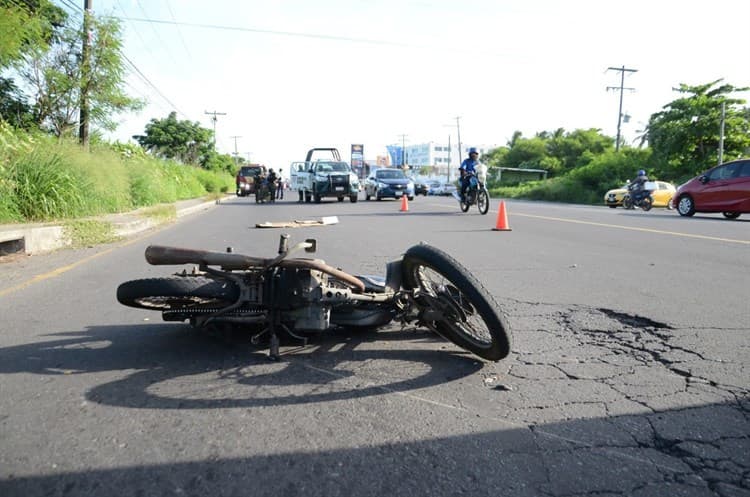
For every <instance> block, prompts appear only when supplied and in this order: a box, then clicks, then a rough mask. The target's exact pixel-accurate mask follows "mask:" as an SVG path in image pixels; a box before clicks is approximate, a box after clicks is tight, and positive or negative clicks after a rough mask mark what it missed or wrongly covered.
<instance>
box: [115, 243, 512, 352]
mask: <svg viewBox="0 0 750 497" xmlns="http://www.w3.org/2000/svg"><path fill="white" fill-rule="evenodd" d="M316 249H317V242H316V241H315V240H313V239H308V240H305V241H304V242H300V243H298V244H296V245H294V246H293V247H291V248H290V247H289V235H286V234H284V235H281V239H280V241H279V249H278V255H277V256H276V257H272V258H262V257H253V256H246V255H241V254H235V253H232V252H231V249H227V253H223V252H210V251H203V250H192V249H184V248H177V247H165V246H157V245H152V246H149V247H148V248H147V249H146V254H145V255H146V260H147V261H148V262H149V263H150V264H153V265H172V264H174V265H177V264H196V265H197V267H196V268H194V269H193V270H192V271H191V272H188V271H187V270H183V271H182V272H179V273H176V274H175V275H173V276H168V277H160V278H150V279H141V280H133V281H127V282H125V283H122V284H121V285H120V286H119V287H118V288H117V300H118V301H119V302H120V303H121V304H124V305H127V306H131V307H137V308H143V309H151V310H156V311H161V313H162V318H163V319H164V320H165V321H189V322H190V324H191V325H192V326H194V327H197V328H211V327H217V326H239V327H243V328H246V329H247V330H248V331H249V332H250V333H252V342H253V343H255V344H257V343H260V341H261V340H262V339H264V337H265V338H267V339H268V340H269V348H270V352H269V357H271V358H272V359H278V358H279V336H278V335H279V334H280V333H285V334H286V335H288V336H289V337H292V338H294V339H298V340H301V341H302V342H303V343H306V341H307V337H306V336H304V335H306V334H308V333H311V332H313V333H319V332H324V331H327V330H333V329H336V328H339V329H340V328H346V329H349V330H353V331H355V330H358V329H359V330H373V329H377V328H381V327H384V326H386V325H388V324H389V323H391V322H392V321H396V322H401V323H402V324H404V325H405V324H409V323H414V324H416V325H417V326H420V327H424V328H427V329H429V330H432V331H434V332H436V333H437V334H439V335H441V336H442V337H443V338H446V339H448V340H450V341H452V342H453V343H455V344H456V345H458V346H459V347H461V348H463V349H466V350H468V351H470V352H472V353H473V354H475V355H477V356H479V357H481V358H483V359H486V360H489V361H498V360H500V359H503V358H504V357H506V356H507V355H508V353H509V352H510V346H511V331H510V328H509V327H508V324H507V323H506V321H505V319H504V317H503V315H502V313H501V312H500V309H499V306H498V304H497V303H496V302H495V300H494V298H493V297H492V295H490V293H489V292H488V291H487V290H486V289H485V288H484V287H483V286H482V284H481V283H480V282H479V281H478V280H477V279H476V278H475V277H474V275H472V274H471V272H469V271H468V270H467V269H466V268H465V267H463V266H462V265H461V264H460V263H459V262H458V261H456V260H455V259H454V258H452V257H451V256H450V255H448V254H446V253H445V252H443V251H441V250H439V249H437V248H435V247H432V246H430V245H427V244H419V245H415V246H413V247H411V248H409V249H408V250H407V251H406V253H405V254H404V255H403V257H402V258H401V259H399V260H396V261H393V262H390V263H388V264H387V265H386V276H385V278H382V277H375V276H355V275H351V274H348V273H346V272H344V271H342V270H340V269H337V268H334V267H332V266H330V265H328V264H326V263H325V262H324V261H322V260H320V259H310V258H291V257H289V256H290V255H291V254H293V253H295V252H298V251H301V250H304V251H305V252H308V253H313V252H315V251H316Z"/></svg>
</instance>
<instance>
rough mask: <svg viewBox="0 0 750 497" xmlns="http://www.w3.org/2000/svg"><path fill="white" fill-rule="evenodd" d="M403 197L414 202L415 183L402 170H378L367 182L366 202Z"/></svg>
mask: <svg viewBox="0 0 750 497" xmlns="http://www.w3.org/2000/svg"><path fill="white" fill-rule="evenodd" d="M403 196H406V197H407V198H408V199H409V200H414V182H413V181H412V180H411V179H409V178H408V177H407V176H406V175H405V174H404V172H403V171H402V170H401V169H395V168H383V169H378V170H377V171H375V172H374V173H373V174H372V175H371V176H370V177H369V178H367V181H366V182H365V200H370V198H371V197H375V199H376V200H380V199H383V198H386V197H390V198H401V197H403Z"/></svg>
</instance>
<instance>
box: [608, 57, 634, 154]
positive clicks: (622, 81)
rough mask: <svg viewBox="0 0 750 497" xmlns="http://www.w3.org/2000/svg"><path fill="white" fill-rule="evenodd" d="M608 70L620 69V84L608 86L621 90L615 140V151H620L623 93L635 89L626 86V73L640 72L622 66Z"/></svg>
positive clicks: (610, 88)
mask: <svg viewBox="0 0 750 497" xmlns="http://www.w3.org/2000/svg"><path fill="white" fill-rule="evenodd" d="M607 71H620V86H619V87H618V86H608V87H607V90H618V91H619V92H620V110H619V112H618V113H617V139H616V141H615V152H619V151H620V125H621V123H622V94H623V91H624V90H630V91H635V88H625V73H626V72H638V69H628V68H627V67H625V66H622V67H608V68H607Z"/></svg>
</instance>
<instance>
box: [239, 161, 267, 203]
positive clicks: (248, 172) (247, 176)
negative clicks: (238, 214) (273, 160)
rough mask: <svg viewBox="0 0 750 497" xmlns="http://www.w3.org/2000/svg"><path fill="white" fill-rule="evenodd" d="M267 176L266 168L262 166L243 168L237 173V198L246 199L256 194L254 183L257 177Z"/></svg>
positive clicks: (250, 165)
mask: <svg viewBox="0 0 750 497" xmlns="http://www.w3.org/2000/svg"><path fill="white" fill-rule="evenodd" d="M264 174H266V166H264V165H262V164H248V165H246V166H242V167H241V168H240V170H239V171H237V176H236V177H235V179H234V182H235V184H236V185H237V191H236V193H237V196H238V197H244V196H245V195H250V194H253V193H255V182H254V181H253V180H254V179H255V177H256V176H259V175H264Z"/></svg>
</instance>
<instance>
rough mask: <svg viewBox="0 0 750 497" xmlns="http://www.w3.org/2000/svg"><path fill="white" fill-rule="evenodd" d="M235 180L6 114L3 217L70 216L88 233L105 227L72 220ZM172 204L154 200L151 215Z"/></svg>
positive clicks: (1, 140) (0, 174) (207, 192)
mask: <svg viewBox="0 0 750 497" xmlns="http://www.w3.org/2000/svg"><path fill="white" fill-rule="evenodd" d="M232 188H234V178H232V177H231V176H230V175H229V174H227V173H226V172H213V171H207V170H205V169H201V168H198V167H193V166H186V165H182V164H178V163H175V162H170V161H164V160H160V159H156V158H153V157H151V156H149V155H147V154H145V153H143V151H142V150H141V149H140V148H139V147H136V146H127V145H126V146H119V147H118V146H112V145H109V144H100V145H92V147H91V151H89V152H86V151H84V150H82V149H81V148H80V147H78V146H77V145H76V144H75V143H68V142H59V141H57V140H56V139H53V138H50V137H47V136H44V135H34V136H31V135H28V134H25V133H20V132H15V131H13V130H11V129H10V128H9V127H7V126H6V125H5V124H3V123H2V122H0V223H23V222H48V221H63V222H67V223H69V224H70V230H71V232H72V233H76V232H79V233H84V235H85V233H93V232H96V231H97V230H98V229H100V227H97V228H93V227H92V225H90V224H89V225H87V224H86V223H83V222H77V223H74V222H73V221H80V220H83V219H85V218H87V217H91V216H96V215H100V214H110V213H117V212H127V211H131V210H134V209H138V208H141V207H148V206H157V205H158V204H165V203H172V202H175V201H177V200H183V199H189V198H200V197H206V196H212V195H213V196H216V195H219V194H221V193H223V192H227V191H229V190H230V189H232ZM168 210H169V209H168V208H167V209H165V208H163V207H162V208H155V209H154V210H153V213H152V214H150V215H153V216H156V217H164V216H166V217H169V216H170V215H173V214H169V212H168ZM100 237H101V235H99V238H100ZM84 238H85V236H84Z"/></svg>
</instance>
